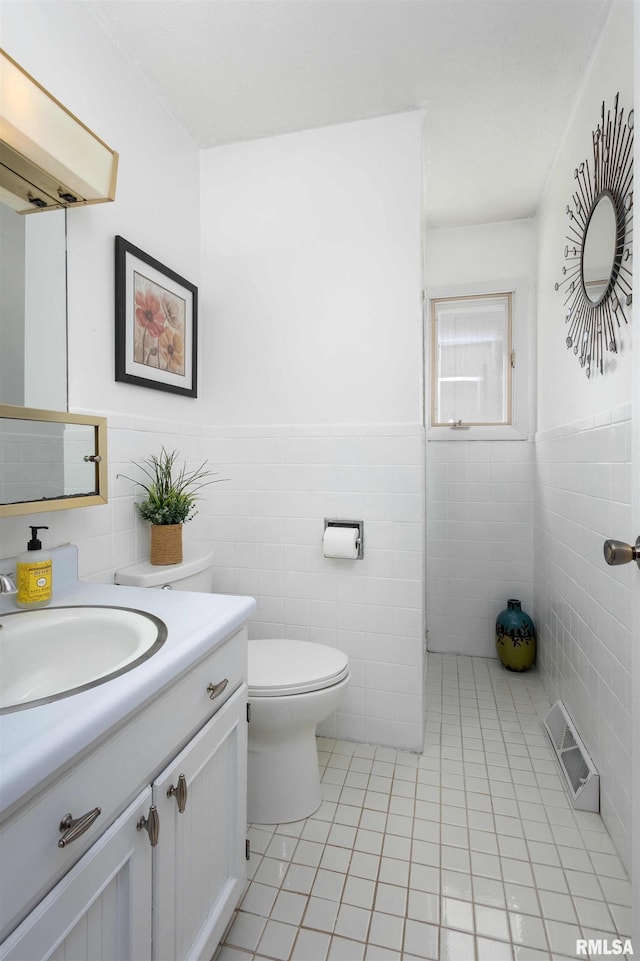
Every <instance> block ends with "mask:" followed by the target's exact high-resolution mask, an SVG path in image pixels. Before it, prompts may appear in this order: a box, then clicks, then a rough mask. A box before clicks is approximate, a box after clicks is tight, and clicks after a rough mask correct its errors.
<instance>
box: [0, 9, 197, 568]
mask: <svg viewBox="0 0 640 961" xmlns="http://www.w3.org/2000/svg"><path fill="white" fill-rule="evenodd" d="M88 7H89V5H84V4H73V6H69V5H67V4H65V3H57V2H30V3H21V2H14V0H3V4H2V46H3V48H4V49H5V50H7V52H8V53H9V54H11V56H13V57H14V58H15V59H16V60H17V61H18V63H20V64H21V65H22V66H23V67H24V68H25V69H26V70H27V71H29V72H30V73H31V74H33V76H34V77H36V79H37V80H38V81H39V82H40V83H42V84H43V85H44V86H45V87H47V88H48V89H49V90H50V91H51V93H53V94H54V96H56V97H57V98H58V99H59V100H60V101H61V102H62V103H64V105H65V106H66V107H68V109H69V110H71V111H72V112H73V113H75V114H76V115H77V116H79V117H80V118H81V119H82V121H83V122H84V123H86V124H87V125H88V126H89V127H90V128H92V129H93V130H94V131H95V132H96V133H97V134H98V136H100V137H101V138H102V139H103V140H105V141H106V142H107V143H108V144H109V145H110V146H112V147H113V148H114V149H115V150H117V151H118V152H119V153H120V167H119V176H118V186H117V193H116V200H115V202H114V203H109V204H98V205H95V206H89V207H84V208H77V209H74V210H70V211H69V212H68V233H69V236H68V289H69V404H70V409H72V410H75V411H93V412H97V413H99V414H103V415H106V416H107V418H108V422H109V427H110V430H109V441H110V451H109V454H110V458H109V459H110V471H109V475H110V490H111V500H110V503H109V504H108V505H106V506H105V507H92V508H87V509H83V510H71V511H57V512H50V513H47V514H39V515H37V520H36V521H34V519H33V517H26V516H25V517H17V518H7V519H3V520H2V521H0V554H2V555H11V554H13V553H15V552H17V551H19V550H23V549H24V545H25V543H26V536H25V532H27V525H28V524H29V523H36V522H37V523H44V524H49V526H50V530H49V531H48V532H44V533H45V534H46V535H47V544H48V546H52V545H54V544H60V543H63V542H65V541H67V540H71V541H74V542H75V543H78V544H79V545H80V564H81V569H82V573H83V575H84V576H88V577H95V578H99V579H103V580H109V579H110V578H111V576H112V573H113V569H114V567H115V566H117V565H119V564H123V563H129V562H131V561H133V560H135V559H136V558H137V557H142V556H144V552H145V551H146V549H147V547H146V545H147V540H148V532H147V530H146V527H145V526H143V525H142V524H141V523H140V522H139V521H137V520H136V517H135V515H134V509H133V498H132V491H131V485H128V486H124V485H123V483H122V482H120V481H118V480H117V479H116V473H117V472H118V471H122V470H125V471H126V472H127V473H131V460H132V459H133V458H137V459H139V458H140V457H144V456H147V455H148V454H149V453H151V452H152V451H154V450H157V449H158V448H159V446H160V444H161V443H167V444H171V446H172V447H177V448H178V449H180V450H182V451H183V452H184V453H185V456H187V457H189V458H192V457H193V458H194V459H195V458H197V457H198V456H199V454H200V450H199V441H198V444H195V443H192V437H193V436H194V431H196V432H198V433H201V423H202V411H203V403H202V401H201V400H192V399H188V398H181V397H176V396H174V395H171V394H166V393H162V392H160V391H151V390H148V389H144V388H140V387H134V386H132V385H129V384H120V383H116V382H115V380H114V359H113V358H114V237H115V235H116V234H120V235H122V236H124V237H125V238H126V239H127V240H129V241H131V242H132V243H134V244H135V245H136V246H139V247H141V248H142V249H143V250H145V251H147V252H148V253H149V254H151V255H152V256H154V257H156V258H157V259H158V260H160V261H161V262H162V263H165V264H167V265H168V266H170V267H171V268H172V269H174V270H176V271H177V272H178V273H180V274H182V275H183V276H185V277H187V278H188V279H189V280H191V281H193V282H194V283H195V284H196V285H197V284H198V283H199V251H200V237H199V161H198V150H197V148H196V146H195V144H194V143H192V142H191V140H190V139H189V137H188V136H187V135H186V134H185V132H184V131H183V130H182V128H181V127H180V126H179V125H178V124H177V123H176V121H175V120H174V119H173V117H172V116H171V115H170V114H169V112H168V111H167V110H166V108H165V106H164V105H163V104H162V103H161V102H160V101H159V100H158V99H157V98H156V97H155V96H154V95H153V94H152V93H151V92H150V90H149V88H148V86H147V84H146V82H145V81H143V80H142V78H141V77H140V75H139V74H138V73H137V71H136V68H135V67H134V66H133V65H131V64H130V63H128V62H127V61H126V60H124V59H123V57H122V55H121V54H120V53H119V51H118V50H117V49H116V47H115V46H114V45H113V44H112V43H111V42H110V40H109V39H108V38H107V36H106V35H105V34H104V32H103V31H102V30H100V29H98V27H97V25H96V22H95V21H94V19H93V17H92V16H91V14H90V12H89V9H88ZM34 216H36V217H47V216H48V214H46V213H44V214H36V215H34ZM206 322H207V318H206V317H203V316H201V323H202V324H203V325H206ZM148 418H154V420H149V419H148Z"/></svg>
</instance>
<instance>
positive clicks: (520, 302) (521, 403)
mask: <svg viewBox="0 0 640 961" xmlns="http://www.w3.org/2000/svg"><path fill="white" fill-rule="evenodd" d="M490 294H494V295H499V294H511V350H512V352H513V358H514V364H515V366H513V368H512V370H511V424H491V425H482V426H480V425H478V426H471V425H470V426H467V427H465V426H464V425H463V426H462V427H450V426H438V427H433V426H432V424H431V391H432V377H433V363H432V349H433V347H432V345H433V335H432V324H433V321H432V312H433V303H432V302H433V301H434V300H442V299H445V298H449V299H455V298H462V297H473V296H474V295H477V296H479V297H480V296H487V295H490ZM530 317H531V306H530V304H529V284H528V282H527V281H526V280H525V279H524V278H516V279H514V278H513V277H511V278H508V279H506V280H505V279H502V280H492V281H486V282H483V283H474V284H456V285H448V286H446V287H429V288H428V289H427V290H425V296H424V392H423V393H424V422H425V426H426V433H427V439H428V440H446V441H465V440H466V441H469V440H490V441H493V440H527V439H528V437H529V416H528V415H529V410H530V405H531V398H530V397H529V384H530V369H531V365H532V358H533V350H534V337H533V333H534V332H533V329H532V326H533V325H532V323H531V321H530Z"/></svg>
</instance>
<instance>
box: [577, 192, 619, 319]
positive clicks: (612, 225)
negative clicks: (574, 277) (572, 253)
mask: <svg viewBox="0 0 640 961" xmlns="http://www.w3.org/2000/svg"><path fill="white" fill-rule="evenodd" d="M616 234H617V221H616V209H615V207H614V204H613V200H612V199H611V197H610V196H609V194H603V195H602V196H601V197H600V199H599V200H598V201H597V202H596V204H595V206H594V208H593V212H592V214H591V218H590V220H589V223H588V224H587V230H586V233H585V237H584V245H583V252H582V283H583V286H584V292H585V296H586V297H587V299H588V300H589V301H590V302H591V303H592V304H597V303H599V302H600V301H601V300H602V298H603V297H604V295H605V293H606V291H607V288H608V287H609V281H610V280H611V272H612V270H613V265H614V261H615V256H616Z"/></svg>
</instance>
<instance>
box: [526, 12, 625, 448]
mask: <svg viewBox="0 0 640 961" xmlns="http://www.w3.org/2000/svg"><path fill="white" fill-rule="evenodd" d="M618 92H619V93H620V104H621V106H623V107H624V108H625V116H626V113H627V112H628V111H629V110H630V109H631V108H632V107H633V4H631V3H625V2H624V0H622V2H620V0H619V2H617V3H615V4H614V5H613V8H612V12H611V15H610V18H609V21H608V23H607V25H606V27H605V29H604V31H603V33H602V36H601V40H600V44H599V46H598V47H597V49H596V52H595V54H594V59H593V61H592V65H591V69H590V71H589V73H588V74H587V76H586V78H585V82H584V85H583V89H582V92H581V94H580V97H579V99H578V101H577V103H576V106H575V110H574V113H573V116H572V118H571V121H570V123H569V124H568V126H567V131H566V134H565V138H564V141H563V143H562V145H561V146H560V149H559V151H558V155H557V157H556V161H555V164H554V167H553V173H552V175H551V177H550V178H549V181H548V183H547V187H546V190H545V194H544V197H543V200H542V203H541V205H540V208H539V212H538V213H539V216H538V221H539V277H540V283H539V286H538V374H537V377H538V429H539V430H547V429H549V428H551V427H555V426H557V425H558V424H567V423H570V422H571V421H573V420H580V419H582V418H584V417H589V416H591V415H592V414H596V413H598V412H600V411H602V410H610V409H613V408H616V407H618V406H619V405H620V404H626V403H627V402H628V400H629V397H630V390H631V377H632V358H631V350H630V345H631V329H630V328H627V329H625V328H624V327H623V328H622V329H621V331H620V341H621V346H620V347H619V353H618V354H617V355H610V359H609V362H608V368H609V369H608V370H606V371H605V374H604V375H602V376H601V375H600V374H596V375H594V376H593V377H592V378H591V379H590V380H588V379H587V377H586V375H585V372H584V370H583V369H582V368H581V367H580V366H579V364H578V359H577V357H576V356H575V355H574V353H573V350H571V349H567V347H566V345H565V338H566V336H567V327H566V325H565V322H564V309H563V303H564V300H565V298H566V294H564V295H563V294H562V293H561V292H560V291H556V290H555V289H554V285H555V283H556V282H559V281H561V280H562V267H563V265H564V262H565V261H564V247H565V244H566V242H567V241H566V233H567V228H568V223H569V219H568V217H567V214H566V212H565V211H566V207H567V204H569V203H570V202H571V198H572V196H573V193H574V192H575V189H576V188H575V180H574V176H573V173H574V170H575V168H576V167H577V166H578V165H579V164H580V163H581V162H582V161H584V160H585V159H586V158H589V164H590V169H591V170H593V147H592V140H591V134H592V131H593V130H594V129H595V128H596V126H597V125H598V122H599V120H600V110H601V106H602V102H603V101H604V102H605V105H606V107H608V108H613V102H614V98H615V95H616V93H618Z"/></svg>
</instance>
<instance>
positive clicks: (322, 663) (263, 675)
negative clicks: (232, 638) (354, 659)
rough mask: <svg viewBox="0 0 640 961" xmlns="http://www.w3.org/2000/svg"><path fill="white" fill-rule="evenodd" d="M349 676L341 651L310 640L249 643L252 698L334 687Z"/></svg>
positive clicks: (347, 659) (345, 658) (266, 640)
mask: <svg viewBox="0 0 640 961" xmlns="http://www.w3.org/2000/svg"><path fill="white" fill-rule="evenodd" d="M348 674H349V658H348V657H347V655H346V654H343V652H342V651H337V650H336V649H335V648H334V647H327V646H326V645H325V644H314V643H312V642H311V641H291V640H281V639H279V638H276V639H274V638H268V639H265V640H261V641H249V697H282V696H283V695H289V694H306V693H308V692H309V691H322V690H324V689H325V688H327V687H333V685H334V684H338V683H339V682H340V681H342V680H344V678H345V677H347V676H348Z"/></svg>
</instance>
